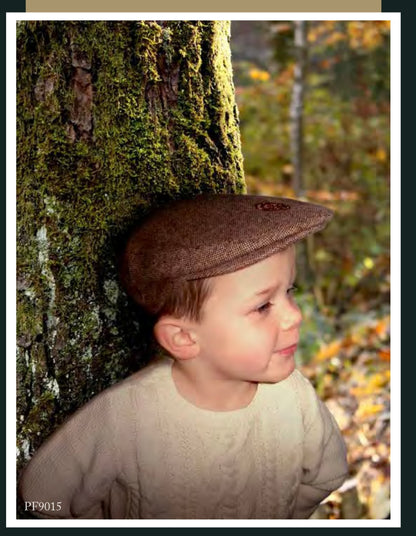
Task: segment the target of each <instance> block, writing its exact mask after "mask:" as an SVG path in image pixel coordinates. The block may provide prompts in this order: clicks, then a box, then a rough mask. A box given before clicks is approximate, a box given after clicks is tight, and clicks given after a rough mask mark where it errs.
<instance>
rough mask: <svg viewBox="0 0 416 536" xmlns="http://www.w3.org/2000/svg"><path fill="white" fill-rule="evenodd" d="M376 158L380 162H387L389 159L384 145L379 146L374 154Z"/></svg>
mask: <svg viewBox="0 0 416 536" xmlns="http://www.w3.org/2000/svg"><path fill="white" fill-rule="evenodd" d="M374 157H375V159H376V160H378V161H379V162H382V163H384V162H386V161H387V152H386V151H385V149H383V148H382V147H379V148H378V149H377V151H376V152H375V155H374Z"/></svg>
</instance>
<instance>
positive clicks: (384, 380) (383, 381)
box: [350, 370, 390, 398]
mask: <svg viewBox="0 0 416 536" xmlns="http://www.w3.org/2000/svg"><path fill="white" fill-rule="evenodd" d="M352 380H353V383H354V385H355V386H354V387H351V388H350V393H351V394H352V395H353V396H356V397H357V398H361V397H366V396H370V395H371V396H372V395H374V394H377V393H379V392H381V391H382V390H383V388H384V387H385V386H386V385H388V383H389V382H390V370H384V371H383V372H377V373H375V374H373V375H371V376H369V377H368V376H366V375H365V376H364V375H362V374H361V375H360V374H359V373H357V372H355V373H353V374H352Z"/></svg>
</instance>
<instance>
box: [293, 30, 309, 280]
mask: <svg viewBox="0 0 416 536" xmlns="http://www.w3.org/2000/svg"><path fill="white" fill-rule="evenodd" d="M293 24H294V27H295V33H294V39H295V58H296V59H295V71H294V82H293V90H292V101H291V105H290V119H291V148H292V163H293V179H292V186H293V190H294V192H295V195H296V197H303V196H304V194H305V185H304V181H303V105H304V97H305V76H306V68H307V39H306V21H303V20H297V21H294V23H293ZM312 240H313V237H307V239H306V240H303V241H301V242H300V243H299V244H298V245H297V251H298V255H297V259H298V260H297V265H298V274H299V279H300V280H301V281H303V282H304V283H305V284H307V285H308V284H309V283H311V281H312V270H311V267H310V262H309V258H308V257H309V255H308V247H307V246H308V243H309V242H310V241H312Z"/></svg>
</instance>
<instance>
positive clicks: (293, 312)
mask: <svg viewBox="0 0 416 536" xmlns="http://www.w3.org/2000/svg"><path fill="white" fill-rule="evenodd" d="M301 322H302V313H301V311H300V309H299V307H298V306H297V305H296V304H295V303H293V302H292V303H288V304H287V306H286V308H285V310H284V313H283V315H282V317H281V328H282V329H283V330H285V331H289V330H291V329H294V328H298V327H299V326H300V324H301Z"/></svg>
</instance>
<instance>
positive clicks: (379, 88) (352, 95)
mask: <svg viewBox="0 0 416 536" xmlns="http://www.w3.org/2000/svg"><path fill="white" fill-rule="evenodd" d="M299 24H301V22H300V21H297V22H292V21H275V22H273V21H264V22H261V21H250V22H243V21H234V22H233V23H232V39H231V47H232V59H233V68H234V81H235V85H236V96H237V104H238V108H239V113H240V131H241V137H242V149H243V155H244V169H245V178H246V182H247V186H248V192H249V193H260V194H270V195H283V196H289V197H293V196H300V197H303V198H305V199H307V200H309V201H312V202H313V201H316V202H318V203H323V204H325V205H326V206H328V207H330V208H332V209H333V210H334V211H335V217H334V219H333V221H332V222H331V224H330V225H329V226H328V228H327V229H326V230H325V232H324V233H322V234H319V235H317V236H313V237H311V238H310V239H309V241H308V246H307V248H306V250H305V251H302V252H301V253H302V255H304V256H306V257H307V262H306V263H305V266H306V267H308V269H307V270H303V272H301V274H300V278H299V280H298V282H297V285H298V287H299V292H298V294H297V299H298V302H299V304H300V306H301V308H302V311H303V315H304V322H303V329H302V335H301V344H300V348H301V351H300V352H299V365H300V367H301V368H302V370H303V372H304V373H305V374H306V375H307V376H308V377H309V378H310V379H311V381H312V382H313V383H314V385H315V386H316V388H317V390H318V392H319V394H320V396H321V397H322V398H323V399H324V400H325V402H326V403H327V405H328V406H329V407H330V409H331V411H332V412H333V414H334V415H335V417H336V419H337V421H338V424H339V425H340V427H341V430H342V432H343V435H344V437H345V439H346V442H347V448H348V461H349V466H350V478H349V479H348V480H347V481H346V482H345V484H344V485H343V487H342V488H341V489H340V490H339V491H337V492H336V493H333V494H332V495H331V496H330V497H328V499H327V500H326V501H325V503H324V504H323V505H321V507H320V508H319V509H318V511H317V512H316V513H315V517H317V518H332V519H337V518H344V519H345V518H349V519H354V518H355V519H357V518H370V519H371V518H372V519H384V518H388V517H389V515H390V389H389V385H390V247H389V246H390V204H389V199H390V157H389V155H390V23H389V21H309V22H307V23H306V24H305V25H304V27H303V28H299V27H298V28H296V25H298V26H299ZM302 31H303V34H304V35H303V42H302V39H300V40H299V38H298V40H297V42H298V46H296V43H295V41H296V38H295V35H296V32H298V36H299V32H302ZM301 37H302V36H301ZM299 43H300V46H299ZM299 69H300V70H301V76H299ZM296 86H298V87H296ZM299 92H301V94H302V98H301V101H299ZM296 107H297V109H296ZM299 128H300V130H301V132H300V135H299ZM296 130H298V132H297V133H296ZM296 138H297V139H296ZM296 145H298V146H297V147H296ZM297 158H298V159H300V160H301V161H300V162H297V161H296V159H297ZM298 167H300V168H301V173H300V177H299V176H296V175H299V170H298V169H297V168H298Z"/></svg>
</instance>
